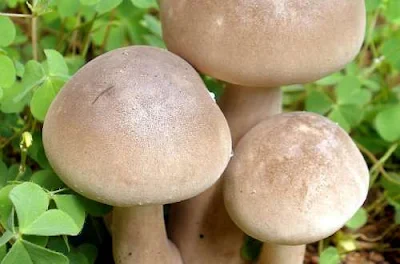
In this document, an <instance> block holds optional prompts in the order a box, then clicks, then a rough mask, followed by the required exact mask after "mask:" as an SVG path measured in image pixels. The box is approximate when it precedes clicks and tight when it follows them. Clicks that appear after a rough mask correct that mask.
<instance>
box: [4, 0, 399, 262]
mask: <svg viewBox="0 0 400 264" xmlns="http://www.w3.org/2000/svg"><path fill="white" fill-rule="evenodd" d="M366 4H367V9H368V27H367V34H366V40H365V44H364V46H363V48H362V50H361V53H360V55H359V56H358V58H357V59H356V60H355V61H354V62H353V63H352V64H350V65H348V66H347V67H346V69H345V70H343V71H341V72H337V73H335V74H333V75H331V76H329V77H327V78H324V79H322V80H319V81H317V82H315V83H312V84H307V85H302V86H298V85H295V86H290V87H285V88H284V90H285V97H284V102H285V108H286V109H287V110H307V111H312V112H316V113H319V114H322V115H326V116H328V117H329V118H331V119H332V120H334V121H335V122H337V123H338V124H339V125H340V126H342V127H343V128H344V129H345V130H346V131H347V132H349V133H350V134H351V136H352V137H353V139H354V140H355V141H356V143H357V145H358V147H359V148H360V150H361V151H362V152H363V154H364V155H365V158H366V159H367V161H368V163H369V165H370V174H371V181H370V182H371V184H370V193H371V197H370V199H369V200H368V202H367V203H366V204H365V206H364V207H363V208H362V209H360V210H359V211H358V212H357V214H356V215H355V216H354V217H353V218H352V219H351V220H350V221H349V222H348V223H347V226H346V228H344V229H343V230H341V231H340V232H338V233H337V234H335V235H334V236H333V237H332V238H330V239H327V240H325V241H321V242H320V243H319V245H318V251H319V253H320V263H322V264H324V263H325V264H328V263H329V264H330V263H339V261H341V260H343V259H345V257H346V254H349V253H350V252H352V251H362V250H367V249H365V248H364V246H365V243H360V242H365V239H364V238H365V234H364V233H363V228H364V227H366V226H368V225H374V224H376V223H378V222H379V221H381V219H383V218H385V217H386V218H388V217H389V220H390V223H391V224H390V225H389V226H388V227H387V228H386V229H384V230H382V236H381V237H379V238H375V239H378V240H377V241H382V243H381V244H374V245H373V246H372V247H373V248H374V249H376V250H384V249H388V248H390V244H387V243H383V241H385V239H386V238H387V237H390V236H391V235H392V232H391V231H393V230H395V229H396V228H398V226H399V224H400V174H399V171H400V165H399V159H400V148H399V142H400V141H399V140H400V122H399V120H400V77H399V71H400V31H399V30H398V29H399V26H400V1H398V0H366ZM0 11H1V12H0V29H1V32H2V34H1V37H0V233H1V237H0V262H1V263H2V264H10V263H55V264H57V263H85V264H86V263H88V264H89V263H94V262H95V260H96V257H97V254H98V253H99V254H110V247H109V245H107V244H105V241H107V240H109V238H108V234H107V232H106V231H105V229H104V225H103V222H102V219H101V218H99V217H101V216H103V215H105V214H107V213H108V212H109V211H110V207H108V206H105V205H102V204H99V203H96V202H93V201H90V200H87V199H85V198H83V197H81V196H79V195H78V194H76V193H74V192H73V191H71V190H70V189H68V188H67V187H66V186H65V185H64V184H63V183H62V182H61V181H60V180H59V179H58V177H57V175H56V174H55V173H54V172H53V171H52V169H51V167H50V165H49V163H48V161H47V159H46V156H45V154H44V150H43V145H42V140H41V123H42V121H43V120H44V118H45V116H46V113H47V110H48V107H49V106H50V104H51V102H52V100H53V99H54V97H55V96H56V94H57V93H58V92H59V91H60V89H62V87H63V85H64V84H65V82H67V81H68V80H69V79H70V78H71V76H72V75H73V74H74V73H75V72H76V71H77V70H78V69H79V68H80V67H82V66H83V65H84V64H85V63H87V62H88V61H90V60H91V59H93V58H95V57H96V56H98V55H100V54H102V53H104V52H107V51H110V50H113V49H116V48H119V47H122V46H127V45H152V46H157V47H162V48H164V47H165V45H164V43H163V41H162V32H161V25H160V21H159V18H158V5H157V1H156V0H31V1H28V2H26V1H25V0H4V1H1V2H0ZM204 80H205V82H206V84H207V86H208V87H209V89H210V91H212V92H213V93H215V95H216V97H217V98H218V97H219V96H220V95H221V93H222V91H223V85H222V84H221V83H220V82H218V81H216V80H214V79H212V78H209V77H207V76H205V77H204ZM93 234H94V235H93ZM259 247H260V244H259V243H258V242H257V241H254V240H251V239H249V240H248V241H247V242H246V245H245V247H244V248H243V250H242V251H243V252H242V253H243V255H244V256H245V257H246V258H247V259H254V258H255V257H256V256H257V253H258V249H259ZM102 248H107V250H99V249H102ZM368 250H369V249H368ZM389 257H390V256H389ZM102 258H103V256H102Z"/></svg>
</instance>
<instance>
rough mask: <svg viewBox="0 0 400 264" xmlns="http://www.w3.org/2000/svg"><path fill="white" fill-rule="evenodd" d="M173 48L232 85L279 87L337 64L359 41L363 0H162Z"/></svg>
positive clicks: (169, 44) (351, 55) (339, 65)
mask: <svg viewBox="0 0 400 264" xmlns="http://www.w3.org/2000/svg"><path fill="white" fill-rule="evenodd" d="M160 4H161V9H160V10H161V19H162V25H163V35H164V40H165V42H166V44H167V47H168V49H169V50H171V51H172V52H174V53H176V54H178V55H179V56H181V57H182V58H184V59H186V60H187V61H189V62H190V63H191V64H192V65H193V66H194V67H195V68H197V69H198V70H199V71H201V72H203V73H205V74H208V75H210V76H213V77H215V78H218V79H220V80H223V81H227V82H230V83H233V84H238V85H245V86H263V87H278V86H281V85H289V84H298V83H306V82H310V81H314V80H317V79H320V78H321V77H323V76H325V75H328V74H329V73H332V72H335V71H337V70H339V69H341V68H342V67H343V66H344V65H345V64H347V63H348V62H350V61H351V60H352V59H353V58H354V57H355V56H356V54H357V53H358V51H359V49H360V47H361V44H362V42H363V39H364V33H365V25H366V14H365V3H364V0H351V1H349V0H329V1H328V0H307V1H305V0H250V1H249V0H246V1H244V0H230V1H220V0H202V1H190V0H180V1H168V0H165V1H161V3H160Z"/></svg>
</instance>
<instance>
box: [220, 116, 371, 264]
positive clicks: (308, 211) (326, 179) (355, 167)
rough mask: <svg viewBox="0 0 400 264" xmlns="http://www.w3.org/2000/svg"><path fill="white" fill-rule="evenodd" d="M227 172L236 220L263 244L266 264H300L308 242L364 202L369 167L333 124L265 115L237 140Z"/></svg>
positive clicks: (327, 232)
mask: <svg viewBox="0 0 400 264" xmlns="http://www.w3.org/2000/svg"><path fill="white" fill-rule="evenodd" d="M235 152H236V154H235V156H234V157H233V159H232V161H231V163H230V164H229V167H228V169H227V171H226V176H225V177H224V198H225V205H226V208H227V211H228V213H229V215H230V216H231V218H232V219H233V221H234V222H235V223H236V224H237V225H238V226H239V227H240V228H241V229H242V230H243V231H244V232H245V233H246V234H249V235H251V236H252V237H254V238H257V239H259V240H261V241H265V242H267V243H266V244H265V245H264V248H263V250H264V252H263V253H262V254H261V256H260V259H259V263H261V264H280V263H285V264H301V263H303V259H304V250H305V246H304V245H305V244H307V243H312V242H315V241H318V240H320V239H323V238H326V237H328V236H330V235H332V234H333V233H335V232H336V231H337V230H339V229H340V228H341V227H342V226H343V225H344V224H345V223H346V222H347V221H348V220H349V219H350V218H351V217H352V216H353V215H354V214H355V212H356V211H357V210H358V209H359V208H360V207H361V205H362V204H363V202H364V201H365V199H366V197H367V193H368V185H369V171H368V167H367V164H366V162H365V161H364V158H363V156H362V155H361V153H360V151H359V150H358V148H357V147H356V145H355V144H354V142H353V141H352V140H351V138H350V137H349V136H348V134H347V133H346V132H345V131H344V130H343V129H341V128H340V127H339V126H338V125H336V124H334V123H333V122H332V121H330V120H328V119H326V118H324V117H322V116H319V115H316V114H311V113H305V112H295V113H289V114H280V115H276V116H273V117H270V118H267V119H265V120H264V121H262V122H261V123H259V124H258V125H257V126H255V127H254V128H252V129H251V130H250V131H249V132H248V133H247V134H246V135H245V136H244V137H242V139H241V140H240V141H239V143H238V144H237V145H236V150H235Z"/></svg>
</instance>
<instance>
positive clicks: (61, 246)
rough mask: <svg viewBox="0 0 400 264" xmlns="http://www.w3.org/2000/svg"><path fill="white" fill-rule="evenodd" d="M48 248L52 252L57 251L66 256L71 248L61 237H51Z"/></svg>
mask: <svg viewBox="0 0 400 264" xmlns="http://www.w3.org/2000/svg"><path fill="white" fill-rule="evenodd" d="M47 247H48V248H49V249H51V250H54V251H57V252H59V253H62V254H64V255H67V254H68V252H69V251H70V250H69V246H67V245H66V243H65V240H64V239H62V238H61V237H60V236H57V237H49V242H48V243H47Z"/></svg>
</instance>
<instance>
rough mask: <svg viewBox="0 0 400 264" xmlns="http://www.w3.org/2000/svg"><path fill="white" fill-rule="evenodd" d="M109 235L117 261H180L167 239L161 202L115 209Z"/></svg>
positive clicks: (145, 263) (143, 263)
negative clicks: (110, 235)
mask: <svg viewBox="0 0 400 264" xmlns="http://www.w3.org/2000/svg"><path fill="white" fill-rule="evenodd" d="M112 238H113V254H114V260H115V263H116V264H156V263H163V264H164V263H165V264H182V259H181V256H180V253H179V252H178V250H177V249H176V247H175V246H174V245H173V244H172V243H171V242H170V241H169V240H168V238H167V234H166V230H165V224H164V216H163V207H162V205H151V206H134V207H126V208H121V207H116V208H114V211H113V220H112Z"/></svg>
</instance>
